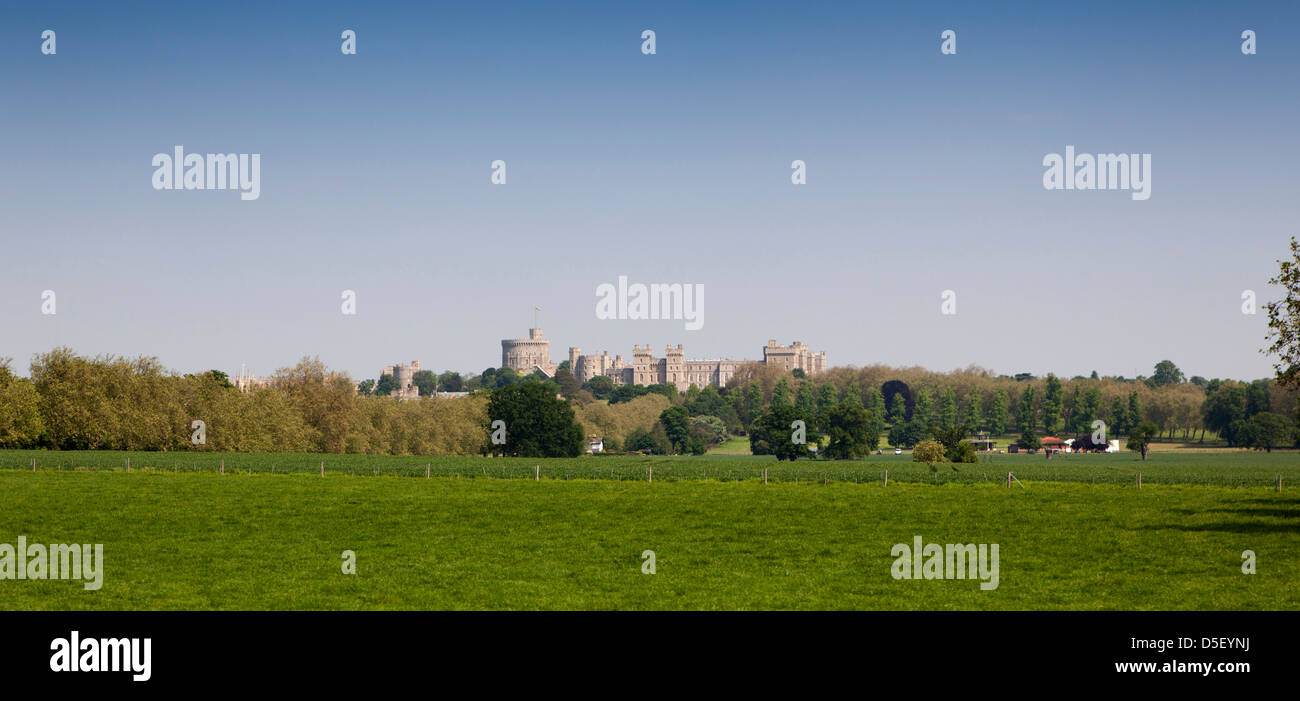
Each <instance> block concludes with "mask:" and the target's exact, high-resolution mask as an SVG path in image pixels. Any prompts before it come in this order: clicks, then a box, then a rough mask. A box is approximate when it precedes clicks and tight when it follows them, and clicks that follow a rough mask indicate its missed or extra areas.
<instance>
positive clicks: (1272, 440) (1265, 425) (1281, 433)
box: [1249, 411, 1296, 453]
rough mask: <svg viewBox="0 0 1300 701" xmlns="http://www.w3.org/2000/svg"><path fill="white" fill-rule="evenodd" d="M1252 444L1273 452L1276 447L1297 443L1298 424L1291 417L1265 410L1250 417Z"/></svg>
mask: <svg viewBox="0 0 1300 701" xmlns="http://www.w3.org/2000/svg"><path fill="white" fill-rule="evenodd" d="M1250 423H1251V424H1252V425H1251V427H1250V429H1249V435H1250V445H1251V447H1252V448H1261V449H1263V450H1264V451H1265V452H1268V453H1271V452H1273V449H1274V448H1281V447H1287V446H1291V445H1295V439H1296V424H1295V421H1293V420H1291V419H1290V418H1288V417H1286V416H1283V415H1282V414H1277V413H1274V412H1271V411H1263V412H1260V413H1258V414H1255V415H1254V416H1252V417H1251V418H1250Z"/></svg>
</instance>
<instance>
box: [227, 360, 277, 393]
mask: <svg viewBox="0 0 1300 701" xmlns="http://www.w3.org/2000/svg"><path fill="white" fill-rule="evenodd" d="M231 384H233V385H235V387H236V388H238V389H239V391H241V392H252V391H253V390H255V389H262V388H263V387H267V386H268V385H269V384H270V381H269V380H267V379H266V378H263V377H253V374H252V373H251V372H249V371H248V369H247V368H246V367H245V366H244V365H240V366H239V374H237V375H235V379H234V380H233V381H232V383H231Z"/></svg>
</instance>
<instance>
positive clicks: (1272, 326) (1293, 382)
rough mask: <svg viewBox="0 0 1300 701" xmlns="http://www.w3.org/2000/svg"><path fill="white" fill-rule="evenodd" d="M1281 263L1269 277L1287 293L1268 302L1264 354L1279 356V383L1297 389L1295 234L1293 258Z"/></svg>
mask: <svg viewBox="0 0 1300 701" xmlns="http://www.w3.org/2000/svg"><path fill="white" fill-rule="evenodd" d="M1277 263H1278V273H1277V275H1275V276H1273V277H1271V278H1269V281H1268V284H1270V285H1278V286H1280V287H1281V288H1282V291H1283V293H1284V295H1283V298H1282V299H1281V300H1279V301H1273V302H1268V303H1266V304H1265V305H1264V311H1265V312H1267V314H1268V335H1267V336H1266V340H1268V341H1270V342H1271V343H1270V345H1269V346H1268V348H1265V349H1264V353H1266V354H1268V355H1270V356H1272V357H1273V358H1275V360H1274V362H1273V370H1274V371H1275V372H1276V373H1277V381H1278V384H1280V385H1282V386H1283V387H1287V388H1294V387H1296V386H1298V385H1300V243H1297V241H1296V238H1295V237H1294V236H1292V237H1291V258H1290V259H1289V260H1278V261H1277Z"/></svg>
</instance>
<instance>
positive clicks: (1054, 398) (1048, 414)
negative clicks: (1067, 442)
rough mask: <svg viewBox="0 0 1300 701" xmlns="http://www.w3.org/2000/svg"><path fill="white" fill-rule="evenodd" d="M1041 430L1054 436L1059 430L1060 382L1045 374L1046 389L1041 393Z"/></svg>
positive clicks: (1054, 377) (1050, 374)
mask: <svg viewBox="0 0 1300 701" xmlns="http://www.w3.org/2000/svg"><path fill="white" fill-rule="evenodd" d="M1043 430H1044V431H1046V432H1047V433H1048V435H1054V434H1055V433H1057V432H1058V431H1060V430H1061V381H1060V380H1058V379H1057V378H1056V375H1053V374H1052V373H1050V372H1049V373H1047V388H1046V389H1045V390H1044V391H1043Z"/></svg>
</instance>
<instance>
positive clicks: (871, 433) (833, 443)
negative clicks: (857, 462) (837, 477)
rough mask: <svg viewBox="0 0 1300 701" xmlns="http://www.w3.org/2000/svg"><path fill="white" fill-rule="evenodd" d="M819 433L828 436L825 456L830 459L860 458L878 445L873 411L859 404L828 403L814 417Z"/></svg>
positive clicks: (877, 432)
mask: <svg viewBox="0 0 1300 701" xmlns="http://www.w3.org/2000/svg"><path fill="white" fill-rule="evenodd" d="M818 423H819V425H820V428H821V431H822V433H824V434H825V435H826V436H827V437H828V438H830V443H829V444H828V445H827V446H826V457H828V458H831V459H832V460H852V459H854V458H863V457H866V456H867V455H870V454H871V451H873V450H875V449H876V446H878V445H880V433H879V431H878V430H877V429H876V421H875V415H874V414H872V413H871V412H870V411H867V410H866V409H863V408H862V407H858V406H853V405H852V404H839V405H837V406H833V407H829V408H827V409H826V410H825V411H823V412H822V413H821V416H820V417H819V419H818Z"/></svg>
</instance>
